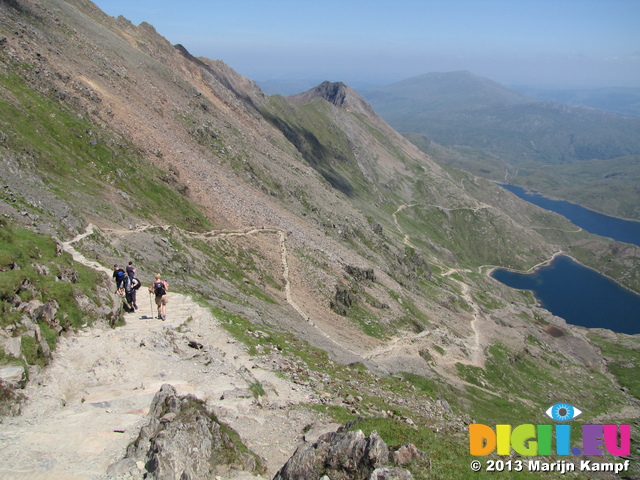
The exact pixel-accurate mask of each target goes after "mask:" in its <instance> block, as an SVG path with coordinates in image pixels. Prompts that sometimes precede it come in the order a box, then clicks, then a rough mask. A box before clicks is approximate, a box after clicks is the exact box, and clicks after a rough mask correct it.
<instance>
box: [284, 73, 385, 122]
mask: <svg viewBox="0 0 640 480" xmlns="http://www.w3.org/2000/svg"><path fill="white" fill-rule="evenodd" d="M316 98H322V99H323V100H326V101H327V102H329V103H330V104H332V105H334V106H336V107H338V108H344V109H345V110H348V111H350V112H356V113H361V114H363V115H365V116H366V117H367V118H369V120H371V121H373V122H375V123H376V124H378V125H383V124H384V125H386V122H384V121H383V120H382V119H381V118H380V117H379V116H378V114H377V113H376V112H375V110H374V109H373V107H372V106H371V105H370V104H369V102H367V101H366V100H365V99H364V98H362V96H361V95H360V94H359V93H358V92H356V91H355V90H354V89H353V88H351V87H350V86H349V85H347V84H346V83H343V82H329V81H324V82H322V83H321V84H320V85H318V86H317V87H313V88H311V89H309V90H307V91H306V92H303V93H298V94H296V95H290V96H288V97H287V99H288V100H289V101H290V102H291V103H293V104H296V105H304V104H306V103H311V102H312V101H313V100H315V99H316Z"/></svg>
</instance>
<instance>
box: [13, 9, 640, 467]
mask: <svg viewBox="0 0 640 480" xmlns="http://www.w3.org/2000/svg"><path fill="white" fill-rule="evenodd" d="M441 154H442V155H449V154H450V151H445V150H444V149H443V150H439V149H438V150H437V155H441ZM436 160H437V161H436ZM440 161H441V159H440V158H435V156H430V155H427V154H425V153H424V152H422V151H420V150H419V149H418V148H417V147H416V146H415V145H414V144H412V143H410V142H409V141H408V140H406V139H405V138H404V137H403V136H402V135H400V134H399V133H397V132H396V131H395V130H393V129H392V128H391V127H390V126H389V125H388V124H387V123H385V122H384V121H383V120H382V119H381V118H380V117H379V116H378V114H377V113H376V111H375V110H374V109H373V108H372V107H371V106H370V105H369V104H368V103H367V102H366V101H365V100H364V99H363V98H362V97H361V96H360V95H358V94H357V92H355V91H354V90H353V89H352V88H350V87H349V86H347V85H345V84H341V83H328V82H327V83H323V84H321V85H319V86H318V87H315V88H313V89H311V90H310V91H308V92H306V93H305V94H302V95H297V96H294V97H293V98H285V97H282V96H278V95H273V96H267V95H265V94H264V92H262V90H260V88H259V87H258V86H257V85H256V83H255V82H253V81H252V80H250V79H247V78H245V77H243V76H241V75H239V74H238V73H237V72H234V71H233V70H232V69H231V68H230V67H229V66H227V65H226V64H225V63H224V62H222V61H219V60H218V61H214V60H210V59H207V58H202V57H195V56H193V55H192V54H190V53H189V52H188V50H187V49H185V48H184V47H183V46H180V45H171V44H170V43H169V42H168V41H167V40H166V39H165V38H163V37H162V36H161V35H160V34H159V33H158V32H157V31H156V30H155V29H154V28H153V26H151V25H149V24H146V23H142V24H140V25H138V26H136V25H133V24H132V23H131V22H129V21H128V20H126V19H125V18H123V17H118V18H113V17H110V16H108V15H105V14H104V13H103V12H101V11H100V10H99V9H98V8H97V7H96V6H95V5H94V4H92V3H91V2H89V1H87V0H50V1H49V2H46V3H43V2H39V1H36V0H11V1H4V2H0V181H1V182H2V197H1V198H2V201H1V202H0V210H1V212H0V213H1V214H2V216H1V217H0V225H1V228H0V302H1V303H0V311H2V317H1V321H0V345H1V346H2V347H3V348H2V349H0V352H2V356H0V378H1V379H2V380H0V400H1V403H2V405H3V407H4V406H6V408H5V409H4V410H3V411H4V412H5V413H13V414H16V413H19V411H22V414H18V415H15V416H12V417H8V416H5V417H3V419H2V421H3V433H2V434H1V435H0V442H2V447H3V448H0V457H1V458H2V461H0V476H2V477H8V478H10V477H11V476H14V477H15V476H16V475H17V474H16V472H19V474H20V475H22V476H23V477H25V478H26V477H27V476H28V477H35V476H46V475H50V476H51V477H53V476H55V475H58V474H59V475H63V474H67V473H68V472H69V471H72V472H76V471H79V470H80V469H82V472H83V473H82V475H83V476H84V478H87V477H89V478H90V477H94V478H95V477H97V476H101V475H106V476H107V478H123V477H122V476H124V478H131V477H132V478H136V477H137V478H140V477H142V476H144V475H146V476H147V478H153V477H154V476H155V477H156V478H158V477H160V476H161V474H160V471H161V470H162V469H164V468H168V469H171V468H173V469H174V470H175V469H178V468H179V466H180V465H182V466H181V467H180V468H184V469H188V468H190V467H191V466H192V467H193V468H194V469H195V470H189V472H191V473H189V472H187V470H183V471H178V472H177V473H176V472H173V473H174V474H175V475H174V476H176V477H177V478H180V476H181V475H182V476H183V477H184V478H186V476H189V475H191V476H192V477H193V478H196V477H198V478H207V476H208V477H210V478H215V476H221V477H223V478H247V475H249V473H247V472H251V474H252V475H260V476H259V477H258V478H267V476H268V477H273V476H274V475H275V474H276V472H278V471H279V470H280V469H281V467H283V465H284V464H285V462H286V459H287V457H289V456H291V455H293V453H294V451H295V450H296V448H298V447H300V452H303V451H307V452H309V451H310V450H311V449H313V448H314V447H313V445H316V447H317V446H319V445H326V443H323V441H324V440H323V441H320V440H319V439H317V437H316V439H315V440H311V439H312V438H313V435H312V433H314V432H317V431H323V430H325V429H326V428H329V427H332V428H333V429H335V428H337V427H336V424H340V425H345V424H346V427H347V428H346V429H347V430H353V431H357V430H362V431H363V432H365V433H361V434H358V433H353V435H352V436H353V437H359V438H360V437H362V439H364V438H365V436H367V437H368V438H369V439H373V440H371V441H372V442H373V441H374V440H375V439H376V438H378V437H380V438H382V439H383V440H384V442H386V444H388V445H389V449H391V450H392V453H396V450H398V449H399V448H400V446H401V445H404V444H406V443H412V444H413V445H414V447H416V449H419V450H421V451H422V452H424V455H422V456H418V457H419V458H418V459H416V460H415V461H414V462H413V463H411V464H409V465H404V468H406V469H408V470H409V471H411V472H412V474H413V475H414V476H415V478H426V477H427V476H428V475H431V476H433V475H435V476H438V477H439V478H460V477H461V476H464V475H467V473H466V472H468V468H469V459H468V451H469V450H468V448H469V443H468V424H469V423H472V422H476V423H485V424H487V425H496V424H498V423H500V424H502V423H505V422H507V423H510V422H515V423H511V424H513V425H516V424H519V423H529V422H530V423H534V422H536V423H540V422H546V421H547V420H545V417H544V416H543V415H544V412H545V411H546V410H547V409H548V407H549V405H551V404H553V403H554V402H557V401H566V399H572V401H575V402H576V403H578V404H579V405H578V406H579V407H580V408H581V409H583V410H584V411H585V414H584V417H585V418H586V419H587V420H588V421H594V422H607V421H610V422H615V423H618V422H620V423H622V422H624V421H625V419H637V418H638V408H639V407H638V398H640V392H639V391H638V385H637V380H636V376H635V375H634V372H635V371H636V370H637V365H638V362H639V361H640V359H638V356H637V351H638V346H637V341H638V340H637V338H635V337H630V336H625V335H618V334H615V333H613V332H609V331H605V330H595V331H590V330H587V329H584V328H580V327H576V326H571V325H568V324H567V323H566V322H565V321H564V320H562V319H560V318H557V317H554V316H553V315H551V314H550V313H549V312H547V311H546V310H544V309H541V308H539V307H538V306H536V304H535V300H534V299H533V298H532V296H531V295H530V294H528V293H526V292H518V291H514V290H511V289H509V288H507V287H505V286H503V285H501V284H499V283H498V282H496V281H494V280H493V279H491V278H490V277H489V276H487V271H489V270H490V269H491V267H492V266H505V267H510V268H514V269H520V270H527V269H530V268H532V267H533V266H534V265H537V264H540V263H541V262H545V261H547V260H548V259H549V258H551V257H552V256H553V254H555V253H557V252H558V251H565V252H570V253H571V254H572V255H573V256H575V257H576V258H578V259H579V260H580V261H581V262H583V263H585V264H587V265H589V266H592V267H593V268H597V269H599V270H600V271H602V272H604V273H606V274H608V275H610V276H612V277H614V278H617V279H619V280H620V281H621V282H623V283H624V284H625V285H626V286H628V287H629V288H631V289H634V290H636V291H640V270H639V267H638V266H639V265H640V262H639V261H638V254H637V252H636V251H635V249H631V248H627V246H625V245H621V244H618V243H615V242H611V241H608V240H605V239H602V238H599V237H596V236H593V235H589V234H587V233H585V232H581V231H580V232H576V231H575V229H574V228H573V227H572V225H571V224H570V223H568V222H567V221H566V220H564V219H563V218H561V217H560V216H558V215H555V214H551V213H548V212H544V211H542V210H541V209H539V208H537V207H534V206H532V205H530V204H528V203H526V202H523V201H521V200H520V199H518V198H517V197H515V196H514V195H512V194H510V193H509V192H507V191H505V190H504V189H502V188H500V187H498V186H496V185H494V184H493V183H492V182H489V181H486V180H483V179H482V178H478V177H474V176H473V175H470V174H468V173H465V172H463V171H460V170H456V169H452V168H447V167H443V166H441V163H440ZM128 261H133V262H134V263H135V265H136V267H137V275H138V276H139V278H140V280H142V282H143V283H144V285H145V287H146V286H148V285H149V284H150V282H151V281H152V280H153V278H154V276H155V275H154V274H155V273H156V272H158V273H160V274H161V276H162V278H163V279H166V280H167V281H168V283H169V285H170V289H169V295H168V298H169V304H168V306H167V309H168V313H167V315H168V318H169V320H168V321H167V322H166V323H165V322H163V321H162V320H158V319H154V318H149V317H150V316H151V317H152V316H153V314H154V309H155V306H154V304H153V298H152V297H151V296H150V298H149V305H148V306H147V305H146V303H147V299H146V298H145V297H146V291H144V289H143V290H142V291H140V292H139V293H138V304H139V305H140V306H141V307H142V306H143V302H144V308H145V311H149V312H151V315H150V316H147V315H144V316H140V313H137V314H125V313H123V311H122V310H121V302H122V299H121V298H120V297H119V296H117V295H116V294H114V293H113V291H114V284H113V281H112V278H111V271H112V269H113V265H114V264H122V263H126V262H128ZM105 272H106V273H105ZM620 272H624V275H623V274H621V273H620ZM143 288H144V287H143ZM139 311H140V310H139ZM174 318H175V319H176V320H175V321H174V320H173V319H174ZM169 382H171V383H172V384H173V385H174V386H175V388H176V389H177V393H178V394H179V395H175V394H174V393H172V392H173V390H172V389H171V388H170V387H165V386H162V384H164V383H169ZM151 390H155V391H158V390H159V393H158V395H159V396H158V397H156V396H155V395H153V394H152V393H151ZM154 393H155V392H154ZM152 399H153V401H152ZM145 402H146V403H145ZM183 407H184V410H183ZM205 407H206V408H205ZM185 410H186V411H185ZM147 412H149V414H150V415H149V416H146V413H147ZM47 422H49V423H47ZM94 422H95V425H94V424H93V423H94ZM4 424H6V426H7V429H6V430H5V429H4ZM45 426H46V428H45ZM141 427H142V428H141ZM633 429H634V433H633V435H634V437H633V438H634V439H635V438H637V436H636V433H637V432H636V429H637V426H636V425H635V424H634V426H633ZM373 431H376V432H377V433H376V434H375V435H374V434H373ZM61 432H62V434H61ZM86 432H88V433H86ZM98 432H99V433H98ZM220 432H224V435H222V434H220ZM214 434H215V435H214ZM86 435H91V438H87V437H86ZM377 436H378V437H377ZM330 437H331V436H330ZM335 437H336V435H334V436H333V437H331V438H335ZM320 438H323V439H325V440H326V439H327V438H328V437H320ZM341 438H342V437H341ZM349 438H350V437H349ZM51 439H54V440H53V441H52V440H51ZM363 441H364V440H363ZM376 441H377V440H376ZM47 442H48V443H47ZM364 442H365V443H366V441H364ZM213 443H216V446H217V447H221V448H222V453H220V454H214V453H211V455H213V457H212V456H211V455H210V456H207V457H206V458H205V459H204V460H203V459H202V458H201V457H202V455H204V454H205V453H207V452H209V451H214V450H215V449H213V448H210V447H211V446H212V444H213ZM43 445H47V448H45V447H43ZM359 445H360V443H359ZM377 445H380V443H377ZM634 445H635V444H634ZM323 448H324V447H323ZM381 448H382V447H381ZM305 449H306V450H305ZM96 450H99V452H98V453H96V454H95V456H92V455H93V453H94V452H95V451H96ZM216 451H217V450H216ZM185 452H188V453H185ZM35 454H37V456H38V458H39V459H40V458H44V459H43V460H42V461H41V462H34V461H33V458H34V457H33V456H34V455H35ZM191 455H193V458H194V460H193V462H192V463H193V465H191V466H189V465H187V466H184V464H185V463H187V464H188V463H189V462H186V461H185V458H187V460H188V459H189V458H190V456H191ZM207 455H209V454H208V453H207ZM634 455H636V454H635V452H634V453H632V454H631V458H635V456H634ZM196 456H197V458H198V460H196ZM205 456H206V455H205ZM390 456H391V455H390ZM214 457H215V458H214ZM394 457H397V455H394ZM107 461H110V462H114V463H113V464H112V465H111V467H108V465H109V463H107V464H106V466H104V468H102V467H103V464H104V462H107ZM74 462H75V463H74ZM346 463H347V467H348V463H349V462H346ZM225 465H226V469H225ZM289 465H290V464H289ZM322 465H325V463H322ZM196 467H197V469H196ZM214 467H215V468H214ZM291 468H293V467H291ZM319 468H320V470H322V468H325V470H322V471H317V472H314V475H315V474H316V473H317V474H318V478H319V477H320V476H322V475H324V474H325V473H327V471H328V470H326V469H328V468H329V467H327V466H326V465H325V467H322V466H321V467H319ZM367 468H369V467H367ZM201 469H202V470H201ZM88 470H91V471H90V473H86V472H87V471H88ZM196 470H197V472H201V471H206V473H205V474H201V473H198V474H196V473H193V472H194V471H196ZM214 470H215V471H214ZM283 470H286V469H284V468H283ZM85 473H86V474H85ZM361 473H362V475H361V476H358V477H354V478H361V477H362V478H368V476H369V475H370V474H371V473H372V472H368V471H367V472H366V475H365V473H363V472H361ZM59 475H58V476H59ZM309 475H311V474H309Z"/></svg>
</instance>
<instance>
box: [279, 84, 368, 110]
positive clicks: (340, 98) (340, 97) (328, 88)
mask: <svg viewBox="0 0 640 480" xmlns="http://www.w3.org/2000/svg"><path fill="white" fill-rule="evenodd" d="M351 96H357V97H360V95H358V94H357V93H356V92H355V90H353V89H352V88H351V87H349V86H348V85H347V84H345V83H343V82H329V81H328V80H325V81H324V82H322V83H321V84H320V85H318V86H317V87H313V88H311V89H309V90H307V91H306V92H303V93H298V94H296V95H291V96H289V97H287V98H288V99H289V101H290V102H292V103H295V104H297V105H302V104H305V103H310V102H311V101H312V100H314V99H316V98H323V99H325V100H326V101H327V102H329V103H331V104H333V105H335V106H336V107H339V108H348V104H349V103H350V102H349V99H350V97H351ZM360 100H361V101H364V100H362V97H360Z"/></svg>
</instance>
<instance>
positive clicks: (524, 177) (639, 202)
mask: <svg viewBox="0 0 640 480" xmlns="http://www.w3.org/2000/svg"><path fill="white" fill-rule="evenodd" d="M612 92H613V91H611V93H612ZM531 93H534V92H531ZM362 94H363V96H364V98H366V99H367V100H368V101H369V102H370V103H371V105H372V106H373V108H374V109H375V110H376V112H378V114H380V116H381V117H382V118H383V119H384V120H386V121H387V122H388V123H389V124H390V125H391V126H392V127H394V128H395V129H396V130H398V131H399V132H401V133H403V134H404V135H405V137H407V138H408V139H409V140H411V141H412V142H413V143H414V144H415V145H417V146H418V147H419V148H420V149H421V150H423V151H424V152H426V153H428V154H431V155H435V156H436V158H438V159H439V161H440V162H441V163H442V164H445V165H448V166H453V167H456V168H461V169H464V170H467V171H469V172H471V173H473V174H475V175H478V176H483V177H485V178H489V179H492V180H500V181H506V182H510V183H513V184H516V185H521V186H523V187H526V188H534V189H537V190H540V191H541V192H543V193H546V194H548V195H554V196H559V197H560V198H564V199H566V200H569V201H573V202H577V203H581V204H584V205H585V206H588V207H589V208H592V209H595V210H598V211H600V212H603V213H606V214H609V215H616V216H623V217H627V218H636V219H638V218H640V199H639V198H638V193H637V189H636V185H637V184H634V179H635V178H636V177H637V171H636V170H637V162H636V161H635V160H634V159H637V158H639V157H638V155H640V118H637V117H632V116H625V115H620V114H616V113H611V112H606V111H602V110H597V109H594V108H588V107H582V106H570V105H566V104H562V103H556V102H548V101H545V102H542V101H539V100H536V99H535V98H534V97H532V96H528V95H525V94H524V93H521V92H517V91H514V90H511V89H509V88H506V87H504V86H502V85H500V84H498V83H496V82H493V81H491V80H488V79H486V78H482V77H478V76H475V75H473V74H471V73H469V72H450V73H431V74H427V75H422V76H419V77H415V78H411V79H408V80H404V81H401V82H398V83H394V84H391V85H387V86H383V87H377V88H374V89H369V90H365V91H363V93H362ZM602 94H603V95H602V96H601V100H602V102H605V100H604V99H605V97H606V95H605V92H604V91H603V92H602ZM612 94H613V93H612ZM618 94H620V95H622V94H624V95H632V92H627V93H624V92H618ZM576 95H577V94H576ZM574 98H577V97H574ZM613 98H614V97H612V96H610V97H609V100H613ZM618 98H619V97H618ZM592 100H593V101H595V97H592ZM605 103H606V102H605ZM609 104H611V102H609ZM442 146H444V147H445V149H444V150H443V148H442ZM447 147H448V148H450V149H452V150H453V151H452V152H448V153H447V151H446V148H447ZM587 165H589V172H590V173H589V175H583V170H584V168H583V167H586V166H587ZM594 165H597V168H594V167H593V166H594ZM560 166H562V168H559V167H560ZM587 177H588V179H589V180H588V181H587V180H586V178H587ZM594 185H597V188H596V189H594V188H593V187H594ZM587 189H588V190H589V192H587V191H586V190H587ZM583 190H584V191H583ZM596 191H597V195H595V192H596ZM603 198H604V199H606V201H603V200H602V199H603Z"/></svg>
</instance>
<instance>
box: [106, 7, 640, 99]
mask: <svg viewBox="0 0 640 480" xmlns="http://www.w3.org/2000/svg"><path fill="white" fill-rule="evenodd" d="M94 1H95V3H96V4H97V5H98V6H99V7H100V8H102V10H104V11H105V12H106V13H107V14H109V15H112V16H116V17H117V16H119V15H123V16H124V17H126V18H128V19H129V20H131V21H132V22H133V23H134V24H136V25H137V24H139V23H141V22H143V21H146V22H148V23H150V24H152V25H153V26H155V28H156V30H157V31H158V32H159V33H160V34H161V35H163V36H164V37H166V38H167V39H168V40H169V41H170V42H172V43H174V44H175V43H180V44H182V45H184V46H185V47H186V48H187V49H188V50H189V51H190V52H191V53H192V54H194V55H196V56H204V57H208V58H211V59H219V60H223V61H224V62H226V63H227V64H229V65H230V66H231V67H233V68H234V69H235V70H237V71H238V72H239V73H241V74H242V75H245V76H247V77H249V78H251V79H254V80H269V79H273V78H291V79H310V80H313V81H316V82H318V83H319V82H320V81H323V80H330V81H344V82H346V83H350V84H352V85H354V86H357V85H362V84H365V83H369V84H378V85H380V84H386V83H391V82H393V81H397V80H402V79H405V78H409V77H413V76H417V75H421V74H423V73H429V72H446V71H452V70H469V71H471V72H472V73H474V74H476V75H481V76H484V77H488V78H491V79H493V80H496V81H498V82H501V83H505V84H529V85H545V86H547V85H548V86H579V87H583V86H635V87H640V0H437V1H436V0H395V1H391V0H388V1H382V0H320V1H306V0H182V1H176V0H94Z"/></svg>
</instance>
